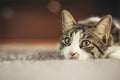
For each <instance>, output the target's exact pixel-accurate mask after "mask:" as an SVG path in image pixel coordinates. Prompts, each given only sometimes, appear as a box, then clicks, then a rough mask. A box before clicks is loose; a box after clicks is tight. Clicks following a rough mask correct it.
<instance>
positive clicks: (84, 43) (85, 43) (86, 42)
mask: <svg viewBox="0 0 120 80" xmlns="http://www.w3.org/2000/svg"><path fill="white" fill-rule="evenodd" d="M90 43H91V42H90V41H88V40H84V41H83V42H82V46H83V47H86V46H89V45H90Z"/></svg>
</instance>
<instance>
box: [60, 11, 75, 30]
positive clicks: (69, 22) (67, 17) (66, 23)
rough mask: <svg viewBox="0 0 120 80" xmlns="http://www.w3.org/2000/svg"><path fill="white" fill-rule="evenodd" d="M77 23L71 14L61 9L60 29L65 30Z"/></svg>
mask: <svg viewBox="0 0 120 80" xmlns="http://www.w3.org/2000/svg"><path fill="white" fill-rule="evenodd" d="M75 24H77V23H76V21H75V19H74V18H73V17H72V15H71V14H70V13H69V12H68V11H67V10H63V11H62V31H63V32H65V31H67V30H69V29H71V28H73V27H74V25H75Z"/></svg>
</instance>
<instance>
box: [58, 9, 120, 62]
mask: <svg viewBox="0 0 120 80" xmlns="http://www.w3.org/2000/svg"><path fill="white" fill-rule="evenodd" d="M119 45H120V23H119V21H118V20H117V19H113V20H112V16H111V15H106V16H104V17H102V18H100V17H90V18H88V19H85V20H82V21H79V22H76V21H75V19H74V18H73V17H72V15H71V14H70V12H68V11H67V10H63V12H62V36H61V38H60V53H61V55H63V56H64V57H65V58H66V59H80V60H86V59H99V58H120V46H119Z"/></svg>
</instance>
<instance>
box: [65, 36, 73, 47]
mask: <svg viewBox="0 0 120 80" xmlns="http://www.w3.org/2000/svg"><path fill="white" fill-rule="evenodd" d="M64 43H65V45H70V44H71V38H70V37H65V39H64Z"/></svg>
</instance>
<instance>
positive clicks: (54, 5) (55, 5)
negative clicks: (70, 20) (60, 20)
mask: <svg viewBox="0 0 120 80" xmlns="http://www.w3.org/2000/svg"><path fill="white" fill-rule="evenodd" d="M60 8H61V5H60V3H59V2H58V1H57V0H50V2H49V3H48V10H49V11H50V12H52V13H57V12H58V11H59V10H60Z"/></svg>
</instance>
